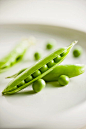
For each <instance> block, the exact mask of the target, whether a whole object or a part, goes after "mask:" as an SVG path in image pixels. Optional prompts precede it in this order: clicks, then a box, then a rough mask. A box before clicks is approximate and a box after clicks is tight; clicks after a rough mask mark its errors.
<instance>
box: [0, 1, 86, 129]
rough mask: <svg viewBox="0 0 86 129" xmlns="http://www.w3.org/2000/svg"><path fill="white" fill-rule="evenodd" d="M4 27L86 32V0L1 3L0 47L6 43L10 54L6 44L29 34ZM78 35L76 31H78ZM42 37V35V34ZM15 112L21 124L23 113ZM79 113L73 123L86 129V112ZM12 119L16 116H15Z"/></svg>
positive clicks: (73, 34) (4, 46)
mask: <svg viewBox="0 0 86 129" xmlns="http://www.w3.org/2000/svg"><path fill="white" fill-rule="evenodd" d="M5 24H7V26H8V28H9V26H10V24H14V28H13V30H15V26H16V25H15V24H27V25H26V28H27V29H28V27H27V26H28V24H32V26H33V24H38V26H39V24H44V25H56V26H61V27H67V28H72V29H75V30H80V31H83V32H86V0H0V28H1V26H2V28H1V29H0V30H1V31H0V32H1V33H0V37H1V39H0V45H1V44H3V43H4V44H5V45H3V46H2V47H3V48H5V50H7V46H8V44H7V46H6V43H9V44H10V45H13V44H12V42H13V43H15V42H17V41H19V39H20V38H21V37H22V34H26V33H27V31H25V30H23V29H20V30H19V32H16V31H13V30H12V31H11V28H10V29H8V30H7V31H4V29H3V28H4V25H5ZM8 24H9V25H8ZM32 26H31V27H32ZM38 26H37V27H38ZM11 27H12V26H11ZM26 28H25V29H26ZM29 28H30V27H29ZM33 28H34V27H33ZM5 29H6V26H5ZM38 29H39V28H38ZM44 29H45V31H46V26H45V28H44ZM54 29H55V28H54ZM2 30H3V31H2ZM21 30H22V31H21ZM28 30H29V29H28ZM23 31H24V32H25V33H24V32H23ZM72 31H73V30H72ZM4 32H5V33H4ZM64 32H65V35H66V34H67V33H68V32H67V29H66V30H65V31H64ZM64 32H63V31H61V32H59V29H58V33H57V31H56V33H57V34H58V35H59V33H60V35H62V34H63V33H64ZM52 33H53V31H52ZM76 33H77V34H78V32H77V31H76ZM76 33H72V36H75V35H76ZM10 34H12V35H13V37H10V36H9V35H10ZM39 35H40V31H39ZM65 35H64V34H63V36H65ZM84 35H85V34H84ZM19 36H20V37H19ZM26 36H28V33H27V35H26ZM67 36H68V37H67ZM72 36H70V37H69V35H66V36H65V37H67V39H71V38H72ZM15 37H16V38H15ZM39 37H41V36H39ZM75 37H77V36H75ZM75 37H74V39H75ZM79 37H80V35H79V34H78V39H79ZM81 37H82V38H81ZM81 37H80V38H81V41H82V42H83V44H84V43H85V39H84V38H83V36H82V35H81ZM84 37H85V36H84ZM14 39H15V40H14ZM61 39H62V42H64V39H65V38H62V37H61ZM82 39H83V40H84V41H83V40H82ZM43 40H44V38H43ZM39 41H40V40H39ZM65 41H66V40H65ZM82 42H81V43H82ZM68 43H69V41H68ZM1 49H2V48H1ZM0 51H1V52H2V53H3V54H4V51H3V49H2V50H0ZM3 54H2V55H3ZM20 68H21V67H20ZM77 93H78V92H77ZM80 93H81V91H80ZM71 94H72V93H71ZM84 95H85V96H86V93H85V91H84ZM84 95H83V96H84ZM77 96H78V95H77ZM20 98H21V97H20ZM20 98H19V99H18V100H17V103H19V102H20V101H21V103H22V98H21V100H20ZM58 98H59V97H58ZM63 98H64V97H63ZM78 98H79V96H78ZM85 98H86V97H85ZM25 99H26V98H25ZM9 100H11V99H9ZM24 101H25V100H24ZM33 101H34V100H33ZM52 101H53V100H52ZM2 102H3V103H5V101H3V99H2ZM9 102H11V103H12V102H13V101H12V100H11V101H8V103H9ZM69 102H70V100H69ZM85 102H86V101H85ZM8 103H7V104H8ZM15 103H16V100H15V101H14V104H15ZM19 104H20V103H19ZM26 104H27V101H26ZM67 104H68V103H67ZM5 105H6V103H5V104H4V106H5ZM59 105H60V104H59ZM13 106H14V105H13ZM5 107H6V106H5ZM25 108H26V107H25ZM8 109H9V112H10V108H8ZM15 109H16V110H15ZM14 110H15V111H17V112H19V111H20V112H19V113H20V114H18V115H19V116H18V120H19V119H20V115H21V112H22V109H21V110H20V108H19V109H17V107H14ZM2 111H3V112H2V116H3V119H2V120H4V118H5V117H6V116H5V115H6V114H5V112H4V111H5V108H4V110H3V109H2ZM27 111H28V110H27ZM80 111H81V114H80ZM80 111H79V110H77V113H76V111H75V112H74V113H71V114H72V115H74V114H76V116H77V117H74V118H75V119H76V121H74V122H75V125H76V123H77V125H78V123H79V122H78V120H77V119H79V120H80V121H81V124H82V125H80V127H84V126H83V125H86V124H84V123H85V120H86V119H85V120H84V121H83V119H84V118H85V117H86V115H85V114H82V111H83V108H82V110H81V108H80ZM6 112H7V111H6ZM78 112H79V113H78ZM12 113H13V109H12ZM85 113H86V108H85ZM3 114H5V115H3ZM77 114H78V115H79V116H82V117H83V116H84V118H83V119H82V117H78V115H77ZM24 115H25V114H24ZM13 116H15V114H13ZM21 116H22V117H21V119H23V115H21ZM26 116H27V117H28V116H29V115H27V112H26ZM64 116H65V115H64ZM33 118H34V117H33ZM72 118H73V117H70V119H72ZM74 118H73V120H74ZM11 119H12V118H11V117H10V120H11ZM34 119H35V118H34ZM66 119H67V118H66V117H64V119H63V123H64V124H63V126H64V125H66V124H65V121H66ZM70 119H69V114H68V120H69V122H67V124H68V123H69V124H70V123H71V120H70ZM13 120H14V119H13ZM16 120H17V119H16ZM39 120H40V119H39ZM8 121H9V119H8V116H7V121H6V122H8ZM25 121H26V119H25ZM18 122H19V121H18ZM26 122H27V121H26ZM61 122H62V120H61ZM20 123H21V121H20ZM58 123H59V122H58ZM13 124H14V125H15V122H14V121H13ZM18 124H19V123H18ZM22 124H23V123H22ZM22 124H20V125H21V126H22ZM24 124H26V123H24ZM32 124H33V123H32ZM59 124H60V123H59ZM79 124H80V123H79ZM20 125H19V126H20ZM3 126H4V121H3ZM72 126H73V124H72ZM83 129H86V127H84V128H83Z"/></svg>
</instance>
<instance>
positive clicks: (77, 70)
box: [43, 64, 86, 82]
mask: <svg viewBox="0 0 86 129" xmlns="http://www.w3.org/2000/svg"><path fill="white" fill-rule="evenodd" d="M85 69H86V66H85V65H83V64H75V65H74V64H73V65H72V64H71V65H70V64H68V65H67V64H66V65H58V66H57V67H56V68H55V69H53V70H52V71H51V72H50V73H48V74H47V75H45V76H44V77H43V79H44V80H45V81H46V82H50V81H58V78H59V77H60V76H61V75H66V76H68V77H69V78H72V77H75V76H78V75H80V74H82V73H84V72H85Z"/></svg>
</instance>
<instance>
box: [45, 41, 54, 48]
mask: <svg viewBox="0 0 86 129" xmlns="http://www.w3.org/2000/svg"><path fill="white" fill-rule="evenodd" d="M52 48H53V43H51V42H49V43H47V45H46V49H48V50H50V49H52Z"/></svg>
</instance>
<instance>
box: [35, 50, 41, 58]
mask: <svg viewBox="0 0 86 129" xmlns="http://www.w3.org/2000/svg"><path fill="white" fill-rule="evenodd" d="M34 58H35V60H39V59H41V53H39V52H35V53H34Z"/></svg>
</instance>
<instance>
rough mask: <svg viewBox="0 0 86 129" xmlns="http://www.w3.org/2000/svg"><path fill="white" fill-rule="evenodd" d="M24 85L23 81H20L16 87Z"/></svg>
mask: <svg viewBox="0 0 86 129" xmlns="http://www.w3.org/2000/svg"><path fill="white" fill-rule="evenodd" d="M24 84H25V81H24V80H22V81H21V82H20V83H19V84H18V85H17V87H20V86H22V85H24Z"/></svg>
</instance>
